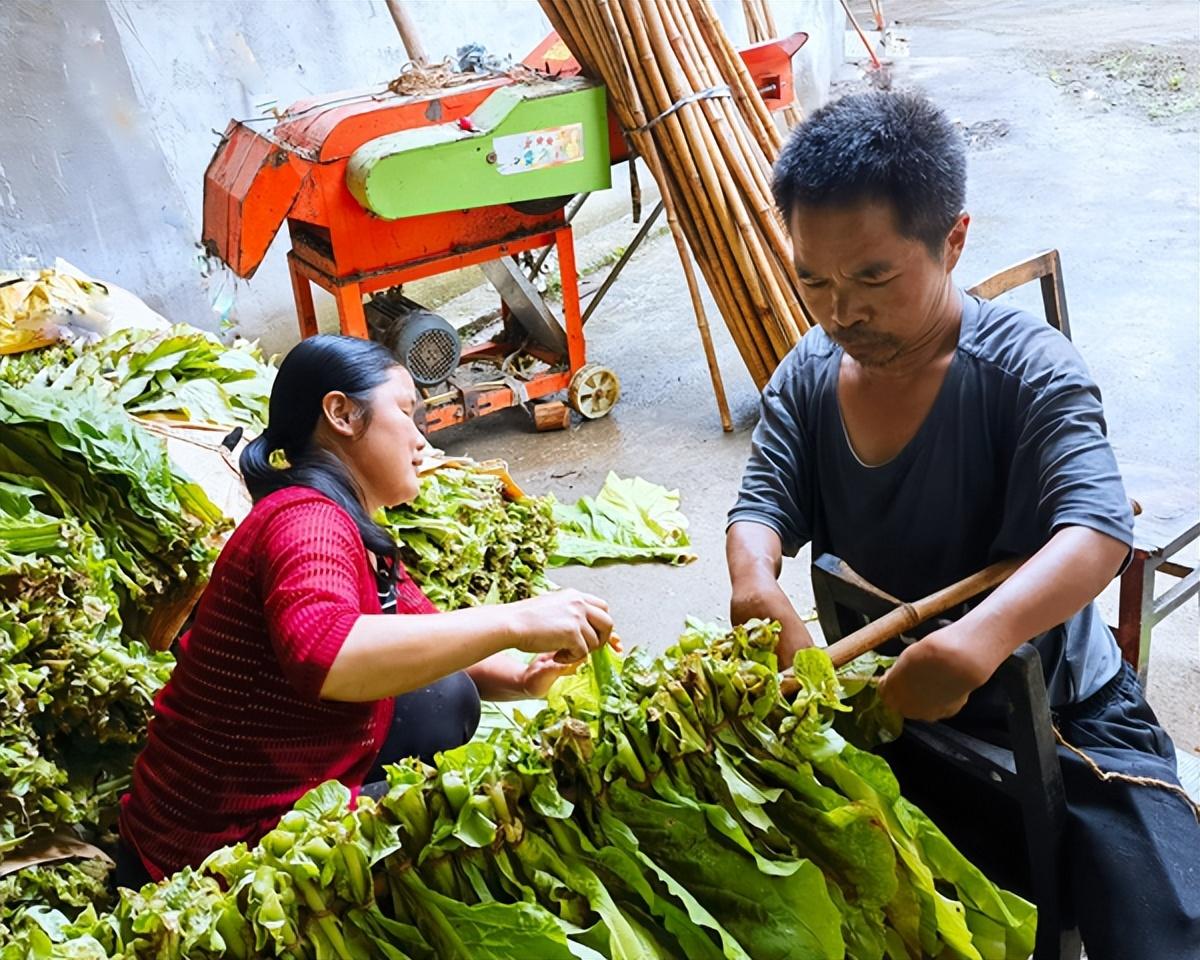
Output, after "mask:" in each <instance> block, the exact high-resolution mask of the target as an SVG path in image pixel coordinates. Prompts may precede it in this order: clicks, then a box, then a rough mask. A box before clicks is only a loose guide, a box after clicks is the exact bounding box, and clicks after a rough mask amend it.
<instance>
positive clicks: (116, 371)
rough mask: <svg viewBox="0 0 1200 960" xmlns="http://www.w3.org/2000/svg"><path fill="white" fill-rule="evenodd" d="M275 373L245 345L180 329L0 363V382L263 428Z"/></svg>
mask: <svg viewBox="0 0 1200 960" xmlns="http://www.w3.org/2000/svg"><path fill="white" fill-rule="evenodd" d="M274 378H275V369H274V367H272V366H271V365H270V364H269V363H268V362H267V361H266V360H265V359H264V358H263V355H262V352H261V351H260V350H259V349H258V347H257V346H256V345H255V344H253V343H250V342H248V341H245V340H238V341H236V342H235V343H234V344H233V345H232V346H226V345H224V344H223V343H221V341H220V340H218V339H217V338H216V337H214V336H213V335H212V334H209V333H205V332H204V331H203V330H197V329H195V328H194V327H189V326H186V325H179V326H174V327H171V328H169V329H166V330H141V329H132V328H131V329H126V330H119V331H117V332H116V333H113V334H111V335H109V336H107V337H105V338H104V339H102V340H99V341H98V342H96V343H94V344H88V345H80V346H78V347H72V346H54V347H47V348H45V349H42V350H30V351H27V352H25V353H20V354H14V355H12V356H10V357H6V358H3V359H2V360H0V382H4V383H9V384H11V385H13V386H25V385H27V384H33V385H35V386H50V387H54V388H55V389H58V390H80V389H84V390H89V391H92V392H93V393H94V394H96V395H98V396H101V397H103V398H104V399H105V400H106V401H107V403H109V404H110V405H113V406H121V407H124V408H125V409H126V410H127V411H128V412H129V413H132V414H135V415H139V416H148V415H166V416H171V417H176V418H180V419H184V420H192V421H207V422H209V423H216V424H223V425H226V426H230V427H233V426H244V427H246V428H247V429H250V430H252V431H254V432H259V431H261V430H262V429H263V428H264V427H265V426H266V421H267V407H268V403H269V400H270V396H271V384H272V383H273V382H274Z"/></svg>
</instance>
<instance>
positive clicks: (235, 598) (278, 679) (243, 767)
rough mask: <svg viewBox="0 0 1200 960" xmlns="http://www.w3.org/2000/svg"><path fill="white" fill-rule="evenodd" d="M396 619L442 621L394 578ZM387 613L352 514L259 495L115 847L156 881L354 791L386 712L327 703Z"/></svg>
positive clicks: (159, 718)
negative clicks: (357, 629) (335, 788)
mask: <svg viewBox="0 0 1200 960" xmlns="http://www.w3.org/2000/svg"><path fill="white" fill-rule="evenodd" d="M396 600H397V603H396V610H397V612H398V613H435V612H436V609H435V608H434V607H433V605H432V604H431V603H430V602H429V600H428V599H427V598H426V597H425V596H424V594H422V593H421V591H420V590H419V589H418V588H417V586H416V584H414V583H413V582H412V581H411V580H410V579H409V578H408V577H407V575H406V574H404V573H403V571H401V573H400V576H399V579H398V583H397V585H396ZM378 613H380V606H379V596H378V593H377V583H376V578H375V573H374V569H373V567H372V566H371V564H370V562H369V561H368V559H367V552H366V549H365V548H364V546H363V542H362V538H361V537H360V536H359V533H358V529H357V528H356V527H355V525H354V521H353V520H351V518H350V515H349V514H348V513H346V511H344V510H343V509H342V508H341V507H339V506H338V505H337V504H335V503H334V502H333V501H332V500H329V499H328V498H327V497H325V496H323V495H321V494H320V493H317V492H316V491H314V490H311V489H308V488H305V487H289V488H287V489H284V490H279V491H276V492H275V493H272V494H271V495H270V496H267V497H264V498H263V499H262V500H260V501H259V502H258V503H257V504H255V506H254V509H252V510H251V511H250V514H249V516H247V517H246V519H245V520H244V521H243V522H242V524H241V526H239V527H238V529H237V530H236V531H234V533H233V536H231V537H230V538H229V542H228V543H227V544H226V545H225V549H224V550H223V551H222V553H221V556H220V557H219V558H218V560H217V562H216V565H215V566H214V568H213V575H212V580H211V582H210V583H209V585H208V587H207V589H206V590H205V592H204V595H203V597H202V598H201V600H200V604H199V606H198V607H197V610H196V619H195V622H194V624H193V626H192V629H191V630H190V631H189V632H188V633H187V634H186V635H185V636H184V637H183V639H182V640H181V641H180V646H179V655H178V664H177V665H176V667H175V671H174V673H173V674H172V675H171V679H170V680H169V681H168V682H167V685H166V686H165V687H163V689H162V690H161V691H160V692H159V694H158V697H157V698H156V700H155V704H154V718H153V719H152V720H151V721H150V727H149V734H148V741H147V744H146V748H145V750H143V751H142V754H141V756H139V757H138V760H137V763H136V765H135V766H134V769H133V788H132V790H131V791H130V793H129V794H127V795H126V796H125V797H124V798H123V800H122V806H121V822H120V832H121V838H122V839H123V840H124V842H125V843H127V844H128V845H129V846H130V847H132V848H133V849H134V850H136V851H137V852H138V854H139V855H140V856H141V858H142V861H143V863H144V864H145V866H146V869H147V871H148V872H149V873H150V875H151V877H153V878H154V879H155V880H158V879H161V878H162V877H163V876H165V875H167V874H169V873H172V872H174V871H175V870H178V869H179V868H181V867H183V866H188V865H191V866H195V865H197V864H199V863H200V861H201V860H203V859H204V858H205V857H206V856H207V855H208V854H209V853H211V852H212V851H214V850H216V849H217V848H219V847H222V846H225V845H226V844H230V843H236V842H237V841H239V840H244V841H246V842H248V843H254V842H257V841H258V840H259V838H261V837H262V836H263V834H265V833H266V832H267V831H269V830H270V829H271V828H272V827H274V826H275V824H276V822H277V821H278V820H279V818H280V817H281V816H282V815H283V814H284V813H286V812H287V811H288V810H289V809H290V808H291V807H292V805H293V804H294V803H295V801H296V800H297V799H298V798H299V797H300V796H301V795H302V794H303V793H304V792H305V791H307V790H308V789H310V788H311V787H314V786H316V785H318V784H320V783H322V782H324V781H326V780H330V779H336V780H341V781H342V782H343V783H345V784H346V785H347V786H349V787H351V788H352V789H355V790H357V789H358V787H360V786H361V785H362V779H363V777H364V776H365V775H366V773H367V772H368V771H369V770H370V768H371V766H372V764H373V763H374V761H375V757H376V755H377V754H378V752H379V748H380V746H381V745H382V743H383V739H384V737H385V735H386V733H387V730H388V727H389V725H390V723H391V719H392V708H393V701H392V700H391V699H390V698H389V699H385V700H379V701H377V702H374V703H337V702H333V701H329V700H322V699H320V691H321V687H322V685H323V684H324V682H325V676H326V674H327V673H328V672H329V668H330V666H331V665H332V664H333V661H334V658H335V657H337V655H338V651H339V650H340V649H341V647H342V644H343V643H344V642H345V640H346V636H347V634H349V632H350V628H351V627H352V626H354V622H355V620H357V619H358V617H359V616H360V615H361V614H378Z"/></svg>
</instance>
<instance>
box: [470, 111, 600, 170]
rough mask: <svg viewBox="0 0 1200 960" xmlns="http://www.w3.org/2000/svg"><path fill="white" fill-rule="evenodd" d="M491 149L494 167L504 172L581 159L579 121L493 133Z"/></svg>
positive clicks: (542, 167)
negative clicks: (545, 127)
mask: <svg viewBox="0 0 1200 960" xmlns="http://www.w3.org/2000/svg"><path fill="white" fill-rule="evenodd" d="M492 149H493V150H494V151H495V154H496V168H497V169H498V170H499V171H500V172H501V173H502V174H505V175H508V174H511V173H529V172H530V171H531V170H545V169H546V168H548V167H561V166H563V165H565V164H568V163H577V162H579V161H580V160H582V159H583V124H582V123H570V124H567V125H566V126H565V127H550V128H549V129H547V130H531V131H530V132H529V133H514V134H510V135H509V136H507V137H496V139H495V140H493V141H492Z"/></svg>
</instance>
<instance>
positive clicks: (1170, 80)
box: [437, 0, 1200, 752]
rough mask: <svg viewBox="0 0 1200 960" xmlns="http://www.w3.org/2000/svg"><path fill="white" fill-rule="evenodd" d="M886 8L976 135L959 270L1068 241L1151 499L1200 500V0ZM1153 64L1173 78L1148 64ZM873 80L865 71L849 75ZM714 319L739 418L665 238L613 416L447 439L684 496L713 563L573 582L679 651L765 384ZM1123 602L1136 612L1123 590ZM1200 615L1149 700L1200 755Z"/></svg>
mask: <svg viewBox="0 0 1200 960" xmlns="http://www.w3.org/2000/svg"><path fill="white" fill-rule="evenodd" d="M885 8H886V11H887V13H888V14H889V15H891V16H893V17H902V22H901V23H900V25H899V29H900V30H901V31H903V32H904V33H905V34H906V35H907V38H908V43H909V50H910V56H909V57H907V58H904V59H898V60H897V61H896V64H895V67H894V83H895V85H896V86H912V85H915V86H919V87H921V88H923V89H924V90H925V91H927V92H928V93H929V94H930V95H931V96H933V97H934V98H935V99H936V100H937V101H938V102H939V103H941V104H942V105H943V106H944V107H945V108H946V109H947V110H948V111H949V112H950V114H951V115H952V116H954V117H955V118H957V119H959V120H961V122H962V123H963V124H964V126H965V127H966V128H967V130H968V132H969V134H970V135H971V139H972V141H973V143H974V147H973V150H972V154H971V158H970V191H969V209H970V211H971V213H972V226H971V235H970V239H969V242H968V248H967V252H966V255H965V258H964V261H963V264H962V266H961V267H960V269H959V274H958V276H959V279H960V282H962V283H963V284H964V285H969V284H970V283H972V282H974V281H975V280H977V279H979V278H981V277H983V276H985V275H987V274H989V273H991V272H993V271H995V270H997V269H999V268H1001V267H1004V266H1007V265H1008V264H1010V263H1012V262H1015V261H1017V260H1020V259H1023V258H1025V257H1027V256H1029V255H1031V254H1033V253H1035V252H1038V251H1040V250H1043V249H1046V248H1048V247H1057V248H1058V249H1059V250H1060V251H1061V252H1062V256H1063V260H1064V265H1065V276H1066V285H1067V295H1068V303H1069V307H1070V315H1071V323H1072V326H1073V331H1074V336H1075V341H1076V343H1077V344H1078V346H1079V348H1080V350H1081V352H1082V353H1083V355H1084V357H1085V358H1086V360H1087V362H1088V363H1089V365H1090V367H1091V369H1092V371H1093V373H1094V375H1095V377H1096V379H1097V380H1098V381H1099V383H1100V385H1101V387H1102V389H1103V391H1104V396H1105V403H1106V408H1107V411H1108V418H1109V425H1110V431H1111V435H1112V438H1113V442H1114V445H1115V447H1116V449H1117V452H1118V456H1119V458H1120V460H1121V461H1122V464H1123V467H1124V469H1125V472H1126V476H1127V485H1128V487H1129V492H1130V494H1131V495H1132V496H1135V497H1136V498H1137V499H1138V500H1139V501H1141V502H1142V503H1143V504H1144V505H1145V506H1146V508H1147V510H1148V511H1150V512H1152V513H1155V514H1157V515H1159V516H1161V517H1165V518H1168V519H1169V518H1171V517H1177V516H1179V515H1181V514H1186V513H1188V512H1190V513H1191V514H1192V515H1195V514H1196V512H1197V510H1198V509H1200V492H1198V490H1197V477H1198V476H1200V440H1198V437H1200V405H1198V403H1197V396H1198V389H1197V385H1198V367H1200V362H1198V361H1200V302H1198V299H1197V284H1198V277H1200V219H1198V213H1197V164H1198V158H1200V133H1198V130H1197V123H1196V118H1197V113H1196V106H1195V102H1194V101H1193V102H1192V103H1191V104H1190V105H1189V104H1188V102H1187V97H1189V96H1194V94H1193V93H1192V92H1190V91H1193V90H1194V87H1193V86H1192V85H1193V84H1194V83H1195V79H1196V76H1197V62H1198V61H1197V53H1196V51H1197V40H1198V39H1200V37H1198V34H1200V26H1198V23H1197V15H1196V8H1195V6H1194V5H1193V4H1192V3H1190V2H1154V3H1141V4H1138V3H1126V2H1118V0H1103V2H1099V3H1097V2H1086V3H1085V2H1081V3H1054V4H1049V3H1042V2H1038V0H1011V2H1007V3H996V2H988V3H984V2H971V3H968V2H965V0H956V2H949V0H910V2H907V3H899V2H895V0H894V2H892V3H890V4H886V5H885ZM1147 58H1150V60H1151V61H1153V62H1152V64H1151V66H1152V67H1153V69H1155V70H1158V74H1155V75H1148V74H1146V73H1145V71H1142V72H1140V73H1139V72H1138V71H1139V70H1141V66H1140V65H1143V64H1144V63H1146V62H1147ZM1155 64H1157V65H1159V66H1154V65H1155ZM1163 64H1166V66H1165V67H1163V66H1162V65H1163ZM1180 64H1182V66H1180ZM1114 65H1115V66H1114ZM1164 70H1166V71H1169V72H1168V73H1166V74H1163V71H1164ZM1159 74H1162V75H1159ZM1147 76H1150V80H1149V82H1146V77H1147ZM860 82H861V81H859V80H858V79H856V74H855V71H854V70H853V68H849V67H848V68H847V70H846V72H845V74H844V78H843V88H844V89H845V88H852V87H854V86H855V85H856V84H858V83H860ZM633 229H634V228H633V227H632V226H631V225H630V224H629V223H628V221H627V220H626V221H625V222H618V223H616V224H613V225H610V226H608V227H605V228H604V229H603V230H601V231H597V232H596V233H594V234H592V235H590V236H589V237H588V238H587V239H586V241H584V242H583V244H581V245H585V246H586V248H587V249H590V250H596V249H600V248H602V247H603V246H604V245H605V244H607V245H609V246H616V245H617V244H621V243H625V242H627V241H628V238H629V236H631V235H632V232H633ZM594 256H595V254H589V253H587V252H586V251H585V252H584V253H582V254H581V256H580V260H581V262H583V263H586V262H588V260H589V259H590V258H593V257H594ZM1026 300H1027V301H1028V302H1030V303H1031V305H1032V304H1033V303H1036V295H1032V299H1030V298H1026ZM1022 302H1026V301H1022ZM710 318H711V320H712V323H713V326H714V331H715V334H716V340H717V349H718V352H719V354H720V359H721V369H722V371H723V373H724V375H725V382H726V388H727V391H728V396H729V401H730V406H731V407H732V410H733V415H734V420H735V426H736V429H735V431H734V432H733V433H731V434H722V432H721V429H720V424H719V421H718V418H717V413H716V407H715V404H714V401H713V398H712V395H711V390H710V387H709V382H708V375H707V372H706V369H705V365H704V360H703V355H702V353H701V349H700V343H699V339H698V335H697V333H696V329H695V325H694V321H693V318H692V314H691V310H690V306H689V302H688V298H687V294H686V289H685V286H684V282H683V278H682V274H681V271H680V267H679V264H678V261H677V258H676V254H675V250H674V246H673V244H672V243H671V241H670V240H669V239H667V238H665V237H661V236H660V237H658V238H657V239H654V240H651V241H650V242H649V243H648V244H647V245H646V246H645V247H644V248H643V249H642V250H641V251H640V252H639V254H638V255H637V256H636V257H635V258H634V260H633V261H632V262H631V264H630V266H629V268H628V270H627V271H626V273H625V274H624V275H623V276H622V278H621V280H620V282H619V283H618V284H617V286H616V287H615V288H614V289H613V290H612V292H611V293H610V294H609V297H608V298H607V299H606V301H605V302H604V304H603V306H602V307H601V308H600V309H599V310H598V311H597V313H596V315H595V316H594V317H593V319H592V321H591V323H590V324H589V328H588V335H589V338H590V341H589V357H590V359H592V360H594V361H597V362H602V363H606V364H608V365H610V366H612V367H613V368H614V369H615V370H616V371H618V373H619V375H620V377H621V381H622V384H623V390H624V393H623V397H622V399H621V402H620V404H619V405H618V406H617V408H616V410H615V411H614V412H613V414H612V415H611V416H610V417H609V418H608V419H606V420H603V421H598V422H593V423H585V424H582V425H580V424H576V425H575V426H574V427H573V428H572V429H571V430H570V431H569V432H566V433H561V434H541V435H538V434H534V433H533V432H532V431H531V429H530V427H529V425H528V419H527V418H526V417H525V415H524V414H523V413H521V412H518V411H507V412H505V413H503V414H500V415H497V416H493V417H489V418H487V419H486V420H483V421H479V422H476V423H474V424H470V425H467V426H464V427H462V428H459V429H457V430H454V431H449V432H447V433H443V434H440V435H439V436H438V438H437V439H438V443H439V444H440V445H442V446H444V447H445V448H446V449H447V450H449V451H451V452H454V453H469V454H471V455H473V456H476V457H479V458H484V457H496V456H499V457H504V458H506V459H507V460H508V461H509V462H510V464H511V466H512V469H513V473H514V475H515V476H516V477H517V479H518V480H519V481H520V482H521V483H523V484H525V485H526V486H527V488H528V489H529V490H530V491H539V492H540V491H551V492H553V493H555V494H556V495H557V496H558V497H560V498H562V499H571V498H575V497H578V496H580V495H582V494H592V493H595V491H596V490H597V489H598V488H599V487H600V485H601V483H602V482H603V480H604V477H605V475H606V474H607V472H608V471H609V470H615V471H616V472H618V473H620V474H622V475H630V474H640V475H642V476H644V477H646V478H647V479H650V480H653V481H656V482H658V483H662V484H665V485H666V486H668V487H678V488H679V489H680V490H681V492H682V494H683V506H684V510H685V512H686V513H687V515H688V516H689V517H690V519H691V525H692V526H691V529H692V541H693V544H694V545H695V549H696V552H697V553H698V554H699V559H698V560H697V561H696V562H695V563H693V564H691V565H690V566H688V567H685V568H679V569H673V568H666V567H662V566H641V567H636V568H635V567H629V566H617V567H610V568H607V569H597V570H587V569H582V568H572V569H568V570H564V571H560V572H559V575H558V576H557V579H558V580H559V581H560V582H562V583H564V584H568V585H571V586H578V587H581V588H584V589H588V590H591V591H594V592H596V593H599V594H601V595H603V596H605V597H606V598H608V600H609V601H610V603H611V605H612V607H613V610H614V612H615V616H616V619H617V623H618V625H619V628H620V630H621V632H622V634H623V636H624V637H625V639H626V641H627V643H637V644H645V645H647V646H649V647H652V648H656V649H657V648H661V647H663V646H665V645H666V644H667V643H668V642H669V641H670V640H672V639H673V638H674V637H675V635H676V633H677V631H678V628H679V626H680V624H681V623H682V621H683V618H684V616H685V615H687V614H696V615H699V616H702V617H708V618H716V617H721V616H723V615H724V614H725V613H726V605H727V601H728V586H727V580H726V575H725V567H724V560H723V518H724V515H725V511H726V510H727V509H728V507H729V506H730V504H731V502H732V499H733V496H734V493H735V491H736V489H737V484H738V478H739V475H740V471H741V468H742V464H743V462H744V459H745V457H746V453H747V450H748V446H749V437H750V430H751V429H752V427H753V425H754V421H755V416H756V400H757V395H756V392H755V390H754V387H753V384H752V383H751V381H750V378H749V376H748V375H747V374H746V372H745V370H744V368H743V367H742V365H741V363H740V361H739V359H738V356H737V353H736V351H735V350H734V348H733V344H732V342H731V341H730V339H729V337H728V336H727V335H726V333H725V331H724V328H723V326H722V324H721V322H720V318H719V315H718V314H717V313H716V310H715V309H714V308H712V305H711V302H710ZM808 563H809V557H808V556H807V551H806V552H805V553H802V554H801V556H800V557H799V558H797V559H796V560H793V561H789V562H788V563H787V565H786V569H785V572H784V577H783V582H784V584H785V586H786V589H787V590H788V591H789V592H790V593H791V595H792V596H793V598H794V600H795V602H796V604H797V606H798V607H799V608H801V609H805V608H809V607H811V605H812V599H811V591H810V588H809V585H808V575H807V571H808ZM1102 605H1103V607H1104V609H1105V612H1106V613H1108V614H1109V616H1110V618H1111V617H1115V592H1114V591H1112V590H1110V591H1109V592H1108V593H1106V594H1105V596H1104V597H1103V598H1102ZM1197 612H1198V610H1197V604H1196V603H1194V602H1192V603H1189V604H1187V605H1186V606H1185V607H1183V608H1181V609H1180V610H1178V611H1177V612H1176V613H1175V614H1174V615H1173V616H1172V617H1170V618H1169V619H1168V620H1166V621H1165V622H1164V623H1163V624H1162V625H1160V626H1159V627H1158V628H1157V629H1156V630H1155V631H1154V644H1153V652H1152V657H1151V667H1150V688H1149V696H1150V701H1151V703H1152V704H1153V705H1154V707H1155V708H1156V710H1157V711H1158V712H1159V714H1160V716H1161V718H1162V719H1163V721H1164V723H1165V725H1166V727H1167V729H1168V730H1169V731H1170V732H1171V733H1172V735H1173V736H1174V737H1175V739H1176V741H1177V744H1178V745H1179V746H1180V747H1181V748H1183V749H1186V750H1193V751H1198V752H1200V708H1198V705H1200V659H1198V640H1197V638H1198V636H1200V627H1198V623H1197V620H1198V618H1197Z"/></svg>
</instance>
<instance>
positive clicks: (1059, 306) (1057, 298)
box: [967, 250, 1071, 340]
mask: <svg viewBox="0 0 1200 960" xmlns="http://www.w3.org/2000/svg"><path fill="white" fill-rule="evenodd" d="M1034 280H1040V281H1041V285H1042V305H1043V306H1044V307H1045V310H1046V322H1047V323H1048V324H1050V326H1052V327H1053V328H1054V329H1055V330H1057V331H1058V332H1059V333H1061V334H1062V335H1063V336H1064V337H1066V338H1067V339H1068V340H1070V339H1071V324H1070V322H1069V321H1068V319H1067V293H1066V288H1065V287H1064V286H1063V275H1062V258H1061V257H1059V255H1058V251H1057V250H1047V251H1046V252H1045V253H1039V254H1038V255H1037V256H1036V257H1030V258H1029V259H1028V260H1022V261H1021V262H1020V263H1014V264H1013V265H1012V266H1011V267H1006V268H1005V269H1003V270H1001V271H1000V272H999V273H994V274H992V275H991V276H990V277H988V278H986V279H984V280H981V281H979V283H977V284H975V286H973V287H971V289H970V290H968V291H967V292H968V293H973V294H974V295H975V296H977V297H983V299H985V300H994V299H995V298H996V297H998V296H1000V295H1001V294H1002V293H1008V291H1009V290H1013V289H1015V288H1017V287H1019V286H1021V285H1022V284H1026V283H1030V282H1032V281H1034Z"/></svg>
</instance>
